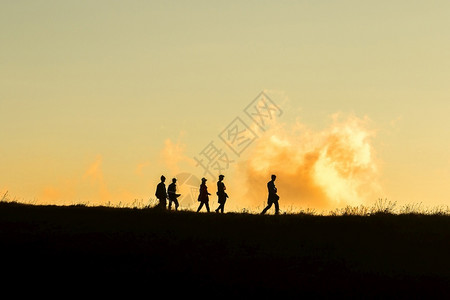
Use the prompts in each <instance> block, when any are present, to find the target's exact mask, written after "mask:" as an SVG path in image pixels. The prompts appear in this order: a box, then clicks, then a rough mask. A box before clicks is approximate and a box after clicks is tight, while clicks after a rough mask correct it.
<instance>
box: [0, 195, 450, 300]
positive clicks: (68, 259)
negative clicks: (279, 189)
mask: <svg viewBox="0 0 450 300" xmlns="http://www.w3.org/2000/svg"><path fill="white" fill-rule="evenodd" d="M0 249H1V253H2V255H1V257H3V263H2V265H3V267H2V269H3V274H6V275H7V278H9V279H15V280H19V279H20V280H21V281H23V282H28V283H30V282H34V283H38V282H40V281H41V280H42V281H45V282H47V283H49V282H50V283H57V284H59V285H61V284H67V283H68V284H72V285H73V284H74V285H80V284H83V285H84V286H86V285H89V284H93V283H95V284H100V283H102V284H107V285H112V286H123V287H124V286H128V285H134V286H140V287H144V286H147V287H148V286H157V287H160V288H162V289H164V288H165V289H170V290H171V291H172V292H176V291H183V292H184V293H187V292H188V291H199V293H200V294H201V293H202V292H201V291H204V292H213V293H215V294H219V295H220V294H226V295H230V294H231V295H233V294H234V295H247V294H248V295H266V296H267V295H271V294H273V295H283V294H284V295H290V294H295V295H314V296H320V295H344V296H349V295H350V296H351V295H359V296H361V297H363V296H377V295H391V296H392V295H395V294H392V293H394V292H395V293H400V294H402V295H416V296H417V295H422V294H423V295H441V296H443V295H445V294H447V293H449V284H450V280H449V279H450V258H449V255H448V254H449V253H450V217H449V216H440V215H420V214H405V215H390V214H377V215H373V216H311V215H302V214H292V215H289V214H288V215H280V216H272V215H266V216H261V215H252V214H239V213H229V214H224V215H218V214H215V213H209V214H207V213H200V214H198V213H194V212H161V211H158V210H155V209H132V208H111V207H85V206H38V205H22V204H17V203H0ZM43 274H45V275H44V276H43Z"/></svg>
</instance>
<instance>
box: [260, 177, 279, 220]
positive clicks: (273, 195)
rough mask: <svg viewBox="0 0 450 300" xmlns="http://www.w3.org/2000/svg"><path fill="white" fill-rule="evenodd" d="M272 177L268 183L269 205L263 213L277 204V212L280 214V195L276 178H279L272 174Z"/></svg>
mask: <svg viewBox="0 0 450 300" xmlns="http://www.w3.org/2000/svg"><path fill="white" fill-rule="evenodd" d="M271 177H272V180H271V181H269V182H268V183H267V190H268V192H269V196H268V197H267V206H266V207H265V208H264V209H263V211H262V212H261V214H262V215H263V214H265V213H266V212H267V211H268V210H269V209H270V208H271V207H272V204H274V205H275V214H276V215H278V214H279V213H280V206H279V204H278V200H279V199H280V197H279V196H278V194H277V188H276V187H275V179H277V176H276V175H272V176H271Z"/></svg>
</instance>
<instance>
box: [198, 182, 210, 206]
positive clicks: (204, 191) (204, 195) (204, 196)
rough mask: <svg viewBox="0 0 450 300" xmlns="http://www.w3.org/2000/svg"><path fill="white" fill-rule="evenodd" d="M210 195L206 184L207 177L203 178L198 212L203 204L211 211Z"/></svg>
mask: <svg viewBox="0 0 450 300" xmlns="http://www.w3.org/2000/svg"><path fill="white" fill-rule="evenodd" d="M209 195H211V194H210V193H208V187H207V186H206V178H205V177H203V178H202V184H201V185H200V194H199V195H198V201H199V202H200V205H199V206H198V209H197V212H199V211H200V209H202V207H203V205H205V207H206V210H207V211H208V212H209Z"/></svg>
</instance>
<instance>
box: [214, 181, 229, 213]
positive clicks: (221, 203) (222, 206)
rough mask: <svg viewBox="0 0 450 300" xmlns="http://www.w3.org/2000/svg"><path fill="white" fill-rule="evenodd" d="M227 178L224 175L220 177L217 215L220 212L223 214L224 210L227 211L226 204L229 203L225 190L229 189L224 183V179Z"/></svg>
mask: <svg viewBox="0 0 450 300" xmlns="http://www.w3.org/2000/svg"><path fill="white" fill-rule="evenodd" d="M224 177H225V176H224V175H219V181H217V196H218V197H219V199H218V202H219V207H218V208H217V209H216V213H218V212H219V211H220V212H221V213H223V211H224V209H225V202H226V201H227V198H228V195H227V193H226V192H225V190H226V189H227V188H226V187H225V184H224V183H223V178H224Z"/></svg>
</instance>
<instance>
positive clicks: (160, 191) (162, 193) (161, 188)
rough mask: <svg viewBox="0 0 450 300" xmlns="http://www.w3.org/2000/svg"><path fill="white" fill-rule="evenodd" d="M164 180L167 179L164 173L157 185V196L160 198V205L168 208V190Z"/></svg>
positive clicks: (162, 207)
mask: <svg viewBox="0 0 450 300" xmlns="http://www.w3.org/2000/svg"><path fill="white" fill-rule="evenodd" d="M164 181H166V177H164V175H162V176H161V182H160V183H158V185H157V186H156V193H155V196H156V198H158V200H159V204H158V207H159V208H161V209H166V199H167V192H166V185H165V184H164Z"/></svg>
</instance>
